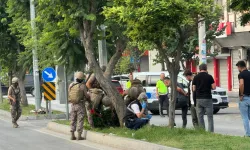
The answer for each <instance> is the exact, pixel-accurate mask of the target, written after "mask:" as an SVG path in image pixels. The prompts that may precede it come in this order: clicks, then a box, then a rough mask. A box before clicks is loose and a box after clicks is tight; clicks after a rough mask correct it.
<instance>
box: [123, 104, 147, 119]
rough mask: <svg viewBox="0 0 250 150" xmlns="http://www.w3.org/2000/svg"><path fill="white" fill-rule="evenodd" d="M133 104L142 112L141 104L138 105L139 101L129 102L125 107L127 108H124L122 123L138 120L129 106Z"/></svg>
mask: <svg viewBox="0 0 250 150" xmlns="http://www.w3.org/2000/svg"><path fill="white" fill-rule="evenodd" d="M133 104H137V105H138V106H139V109H140V111H141V110H142V106H141V103H140V101H139V100H135V101H133V102H131V103H130V104H129V105H128V106H127V108H126V113H125V117H124V118H123V120H124V122H126V121H127V120H129V119H136V118H138V117H137V116H136V114H135V113H134V111H133V109H132V108H131V106H132V105H133Z"/></svg>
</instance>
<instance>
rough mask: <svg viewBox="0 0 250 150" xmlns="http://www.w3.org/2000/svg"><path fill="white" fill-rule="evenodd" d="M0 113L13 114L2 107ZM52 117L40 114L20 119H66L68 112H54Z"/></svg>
mask: <svg viewBox="0 0 250 150" xmlns="http://www.w3.org/2000/svg"><path fill="white" fill-rule="evenodd" d="M0 115H2V116H5V117H8V118H11V114H10V112H8V111H5V110H1V109H0ZM51 117H52V118H50V117H49V116H45V115H40V116H21V117H20V119H19V120H21V121H25V120H45V119H65V118H66V114H52V116H51Z"/></svg>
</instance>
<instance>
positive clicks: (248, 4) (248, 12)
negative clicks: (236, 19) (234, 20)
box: [230, 0, 250, 25]
mask: <svg viewBox="0 0 250 150" xmlns="http://www.w3.org/2000/svg"><path fill="white" fill-rule="evenodd" d="M230 8H231V9H233V10H235V11H238V12H241V13H242V16H241V17H240V21H241V25H246V24H247V23H249V21H250V1H249V0H231V4H230Z"/></svg>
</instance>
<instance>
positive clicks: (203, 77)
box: [192, 64, 216, 132]
mask: <svg viewBox="0 0 250 150" xmlns="http://www.w3.org/2000/svg"><path fill="white" fill-rule="evenodd" d="M199 69H200V72H199V73H198V74H197V75H196V76H195V77H194V79H193V83H192V85H193V91H194V92H196V101H197V104H196V111H197V116H198V124H199V127H200V128H202V129H205V121H204V115H205V112H206V114H207V118H208V131H209V132H214V119H213V101H212V94H211V91H212V90H215V89H216V85H215V83H214V79H213V77H212V76H211V75H210V74H208V73H207V65H206V64H201V65H200V66H199Z"/></svg>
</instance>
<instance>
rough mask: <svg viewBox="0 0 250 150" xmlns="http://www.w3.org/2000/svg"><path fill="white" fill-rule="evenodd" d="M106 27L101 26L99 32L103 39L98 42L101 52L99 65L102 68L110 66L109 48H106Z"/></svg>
mask: <svg viewBox="0 0 250 150" xmlns="http://www.w3.org/2000/svg"><path fill="white" fill-rule="evenodd" d="M105 28H106V26H105V25H101V26H100V27H99V30H101V33H102V34H101V37H102V38H103V39H102V40H98V51H99V65H100V67H102V66H107V64H108V60H107V59H108V58H107V46H106V39H105V37H106V34H105Z"/></svg>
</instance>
